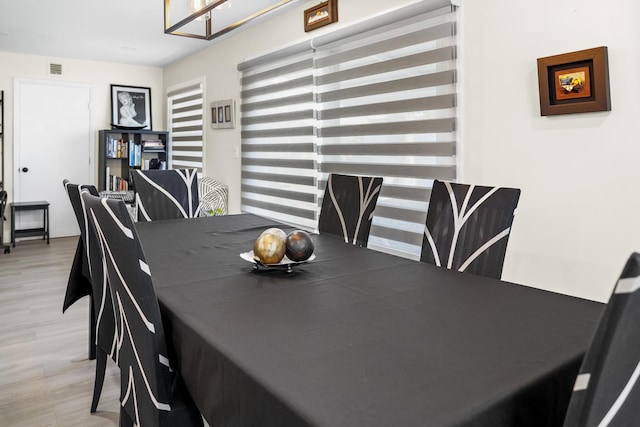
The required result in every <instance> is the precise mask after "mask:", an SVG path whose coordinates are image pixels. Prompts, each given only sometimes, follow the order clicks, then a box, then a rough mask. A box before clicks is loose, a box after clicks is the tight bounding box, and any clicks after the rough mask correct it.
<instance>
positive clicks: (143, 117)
mask: <svg viewBox="0 0 640 427" xmlns="http://www.w3.org/2000/svg"><path fill="white" fill-rule="evenodd" d="M111 127H112V128H114V129H149V130H151V129H153V128H152V127H151V88H148V87H140V86H122V85H114V84H112V85H111Z"/></svg>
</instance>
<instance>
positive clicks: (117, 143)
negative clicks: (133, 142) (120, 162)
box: [106, 136, 129, 159]
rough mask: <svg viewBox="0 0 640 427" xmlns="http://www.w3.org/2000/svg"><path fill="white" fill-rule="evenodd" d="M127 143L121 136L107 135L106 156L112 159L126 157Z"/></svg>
mask: <svg viewBox="0 0 640 427" xmlns="http://www.w3.org/2000/svg"><path fill="white" fill-rule="evenodd" d="M128 146H129V143H128V142H126V141H125V140H124V139H122V138H114V137H112V136H109V137H108V138H107V149H106V151H107V157H110V158H113V159H121V158H127V147H128Z"/></svg>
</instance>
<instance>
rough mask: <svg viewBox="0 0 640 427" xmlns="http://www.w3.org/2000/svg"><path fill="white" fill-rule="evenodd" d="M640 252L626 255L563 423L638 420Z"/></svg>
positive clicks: (577, 426)
mask: <svg viewBox="0 0 640 427" xmlns="http://www.w3.org/2000/svg"><path fill="white" fill-rule="evenodd" d="M638 313H640V254H638V253H633V254H631V256H630V257H629V259H628V261H627V263H626V265H625V267H624V269H623V271H622V274H621V275H620V278H619V279H618V282H617V283H616V286H615V288H614V290H613V293H612V294H611V297H610V298H609V302H608V303H607V305H606V307H605V309H604V312H603V313H602V317H601V318H600V322H599V323H598V327H597V328H596V332H595V334H594V336H593V339H592V340H591V344H590V345H589V348H588V349H587V352H586V354H585V356H584V359H583V360H582V366H581V367H580V372H579V374H578V377H577V378H576V382H575V385H574V388H573V394H572V395H571V401H570V402H569V408H568V410H567V415H566V417H565V422H564V426H565V427H591V426H625V427H626V426H638V425H640V410H639V409H638V408H639V405H640V383H639V382H638V377H639V376H640V345H638V337H640V317H639V315H638Z"/></svg>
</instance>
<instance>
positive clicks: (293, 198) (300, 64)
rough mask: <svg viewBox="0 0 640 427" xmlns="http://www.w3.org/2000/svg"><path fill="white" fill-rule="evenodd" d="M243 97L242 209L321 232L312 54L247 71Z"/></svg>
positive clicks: (270, 63) (243, 85)
mask: <svg viewBox="0 0 640 427" xmlns="http://www.w3.org/2000/svg"><path fill="white" fill-rule="evenodd" d="M241 97H242V106H241V108H240V111H241V116H242V120H241V124H242V131H241V137H242V186H241V201H242V210H243V211H244V212H251V213H255V214H258V215H261V216H265V217H269V218H274V219H278V220H281V221H284V222H286V223H289V224H292V225H296V226H299V227H302V228H305V229H309V230H313V229H315V227H316V222H317V198H316V188H317V179H316V154H315V148H314V117H313V58H312V52H311V51H310V50H307V51H306V52H302V53H297V54H294V55H291V56H288V57H285V58H281V59H278V60H275V61H271V62H268V63H266V64H261V65H258V66H256V67H251V68H248V69H246V70H244V71H243V73H242V93H241Z"/></svg>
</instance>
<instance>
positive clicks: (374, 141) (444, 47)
mask: <svg viewBox="0 0 640 427" xmlns="http://www.w3.org/2000/svg"><path fill="white" fill-rule="evenodd" d="M455 43H456V38H455V12H454V10H453V8H452V7H451V6H449V7H445V8H441V9H438V10H435V11H431V12H428V13H425V14H420V15H416V16H413V17H411V18H409V19H404V20H402V21H398V22H395V23H393V24H389V25H386V26H384V27H381V28H376V29H373V30H370V31H367V32H363V33H360V34H356V35H354V36H351V37H348V38H345V39H342V40H339V41H337V42H333V43H331V44H327V45H324V46H320V47H318V48H317V50H316V53H315V60H314V67H315V72H316V88H315V89H316V101H317V102H316V106H315V107H316V110H317V113H316V115H317V119H318V121H317V151H318V170H319V173H320V175H319V180H318V196H319V198H321V197H322V194H323V192H324V188H325V186H326V179H327V176H328V174H329V173H344V174H354V175H368V176H382V177H383V178H384V183H383V186H382V190H381V192H380V197H379V199H378V204H377V208H376V210H375V212H374V218H373V223H372V227H371V233H370V236H369V245H368V246H369V247H371V248H375V249H379V250H383V251H388V252H394V253H399V254H401V255H404V256H408V257H413V258H417V257H419V256H420V250H421V245H422V236H423V231H424V224H425V220H426V212H427V207H428V200H429V196H430V189H431V187H432V185H433V180H434V179H436V178H437V179H443V180H455V178H456V159H455V155H456V132H455V129H456V85H455V82H456V61H455V58H456V44H455ZM320 203H321V202H320Z"/></svg>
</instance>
